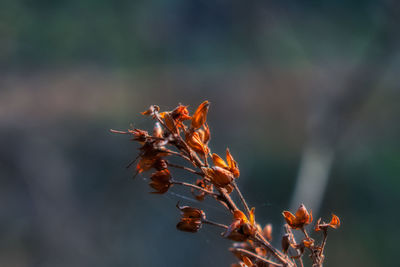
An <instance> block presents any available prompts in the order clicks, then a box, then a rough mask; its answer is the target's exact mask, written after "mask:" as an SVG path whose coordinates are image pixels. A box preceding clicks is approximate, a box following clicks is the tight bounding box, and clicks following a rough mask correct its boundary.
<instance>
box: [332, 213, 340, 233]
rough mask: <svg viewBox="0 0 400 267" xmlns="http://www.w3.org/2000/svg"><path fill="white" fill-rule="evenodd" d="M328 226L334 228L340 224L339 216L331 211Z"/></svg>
mask: <svg viewBox="0 0 400 267" xmlns="http://www.w3.org/2000/svg"><path fill="white" fill-rule="evenodd" d="M329 226H330V227H332V228H334V229H336V228H338V227H339V226H340V220H339V217H338V216H336V215H335V214H333V213H332V220H331V222H330V223H329Z"/></svg>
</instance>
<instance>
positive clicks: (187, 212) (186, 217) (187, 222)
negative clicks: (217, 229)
mask: <svg viewBox="0 0 400 267" xmlns="http://www.w3.org/2000/svg"><path fill="white" fill-rule="evenodd" d="M176 207H177V208H178V209H179V210H180V211H181V220H180V222H179V223H178V224H177V225H176V228H178V230H181V231H184V232H191V233H195V232H197V231H198V230H199V229H200V228H201V225H202V220H205V218H206V216H205V214H204V212H203V211H202V210H200V209H197V208H192V207H188V206H184V207H179V205H176Z"/></svg>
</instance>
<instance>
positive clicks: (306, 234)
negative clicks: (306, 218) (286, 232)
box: [301, 227, 310, 240]
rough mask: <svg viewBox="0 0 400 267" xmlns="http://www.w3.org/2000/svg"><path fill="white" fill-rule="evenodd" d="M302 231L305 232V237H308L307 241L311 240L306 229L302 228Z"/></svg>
mask: <svg viewBox="0 0 400 267" xmlns="http://www.w3.org/2000/svg"><path fill="white" fill-rule="evenodd" d="M301 231H302V232H303V234H304V236H305V237H306V239H307V240H309V239H310V236H309V235H308V233H307V231H306V229H305V228H304V227H302V228H301Z"/></svg>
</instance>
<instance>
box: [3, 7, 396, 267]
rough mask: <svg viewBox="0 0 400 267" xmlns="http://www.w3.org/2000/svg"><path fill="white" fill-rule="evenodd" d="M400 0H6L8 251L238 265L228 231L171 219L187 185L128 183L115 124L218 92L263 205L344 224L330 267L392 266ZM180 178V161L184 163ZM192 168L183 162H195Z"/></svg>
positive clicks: (10, 260)
mask: <svg viewBox="0 0 400 267" xmlns="http://www.w3.org/2000/svg"><path fill="white" fill-rule="evenodd" d="M399 11H400V7H399V4H398V3H396V1H373V0H365V1H348V0H347V1H341V0H337V1H321V0H318V1H316V0H314V1H310V0H302V1H284V0H280V1H274V0H273V1H266V0H263V1H261V0H252V1H235V0H230V1H228V0H217V1H207V0H196V1H194V0H170V1H158V0H145V1H141V0H136V1H111V0H95V1H94V0H93V1H92V0H84V1H82V0H79V1H78V0H69V1H62V0H58V1H48V0H35V1H29V0H25V1H24V0H2V1H1V2H0V266H7V267H12V266H18V267H28V266H41V267H42V266H43V267H47V266H49V267H50V266H51V267H53V266H96V267H101V266H210V267H211V266H229V264H231V263H233V262H235V259H234V257H233V256H232V255H231V254H230V252H229V251H228V250H227V248H228V247H229V245H230V243H231V242H230V241H227V240H224V239H222V238H220V237H219V233H220V230H217V229H213V228H210V227H204V228H203V229H202V230H201V231H200V232H199V233H197V234H188V233H183V232H178V231H176V230H175V224H176V222H177V221H178V217H179V214H178V211H177V209H176V208H175V204H176V202H177V201H178V200H179V201H181V203H182V204H189V205H194V206H199V207H203V208H204V209H205V210H206V211H207V212H208V213H207V214H208V217H209V218H213V219H214V220H218V221H220V222H224V223H229V221H230V216H228V215H227V214H225V212H224V211H223V210H222V209H220V208H219V206H218V204H215V203H213V202H212V201H205V203H196V202H195V201H194V200H193V198H192V197H191V196H190V194H187V193H185V192H184V191H182V190H180V189H179V188H176V187H174V188H173V189H172V190H170V192H169V193H167V194H165V195H162V196H159V195H150V194H148V192H149V191H150V188H149V187H148V185H147V183H148V179H147V178H148V175H149V174H144V175H143V176H139V177H137V178H136V179H135V180H132V179H131V177H132V174H133V170H127V169H126V168H125V166H126V165H127V164H128V162H129V161H130V160H131V159H133V158H134V157H135V156H136V154H137V150H136V149H137V146H135V144H133V143H130V142H129V141H128V138H127V137H126V136H120V135H113V134H111V133H110V132H109V131H108V130H109V129H110V128H114V129H126V128H128V127H129V125H130V124H131V123H132V124H134V126H135V127H138V128H144V129H148V130H151V128H152V122H151V121H150V120H148V119H147V118H143V117H142V116H140V115H139V112H141V111H143V110H145V109H147V107H148V106H149V105H150V104H158V105H159V106H160V107H161V108H162V109H164V110H171V109H173V108H174V107H175V106H176V105H177V104H178V103H183V104H187V105H189V108H190V110H191V111H193V110H194V109H195V108H196V106H197V105H198V104H200V103H201V102H202V101H203V100H206V99H207V100H209V101H211V103H212V105H211V108H210V112H209V125H210V127H211V129H212V130H211V131H212V132H211V133H212V140H211V148H212V149H213V151H214V152H216V153H219V154H223V153H224V150H225V148H226V147H227V146H229V148H230V149H231V152H232V154H233V155H234V157H235V158H236V159H237V161H238V162H239V166H240V169H241V173H242V175H241V177H240V179H239V180H238V182H239V184H240V186H241V188H242V190H243V193H244V195H245V197H246V198H247V200H248V202H249V204H250V205H251V206H255V207H256V217H257V219H258V220H259V222H261V223H263V224H265V223H267V222H271V223H273V225H274V238H275V239H274V241H273V242H274V243H275V244H277V245H278V246H279V244H280V239H279V236H280V234H281V231H282V229H281V225H282V224H283V220H282V216H281V211H282V210H284V209H293V208H296V206H298V205H299V204H300V203H299V202H304V203H305V204H306V205H307V206H308V207H309V208H311V209H313V210H314V213H317V214H315V216H323V218H325V219H326V220H328V219H329V218H330V213H331V212H335V213H336V214H337V215H339V217H340V218H341V219H342V224H343V225H342V227H341V228H340V229H339V230H337V231H335V233H332V234H331V235H330V236H329V238H328V245H327V255H328V256H327V260H326V266H365V267H369V266H394V265H395V262H398V257H397V254H398V246H399V244H398V239H399V237H400V230H399V227H398V222H399V220H400V215H399V211H398V203H399V201H400V179H399V178H400V138H399V137H400V123H399V115H400V105H399V100H400V91H399V82H400V78H399V77H400V75H399V69H400V53H399V52H400V44H399V36H400V34H399V28H398V25H400V20H399V19H400V12H399ZM178 175H182V176H183V174H181V173H178ZM186 178H187V179H191V177H186Z"/></svg>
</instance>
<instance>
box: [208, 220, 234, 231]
mask: <svg viewBox="0 0 400 267" xmlns="http://www.w3.org/2000/svg"><path fill="white" fill-rule="evenodd" d="M202 222H203V223H206V224H209V225H214V226H217V227H220V228H224V229H225V230H226V229H228V226H227V225H225V224H222V223H216V222H213V221H209V220H206V219H203V220H202Z"/></svg>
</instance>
